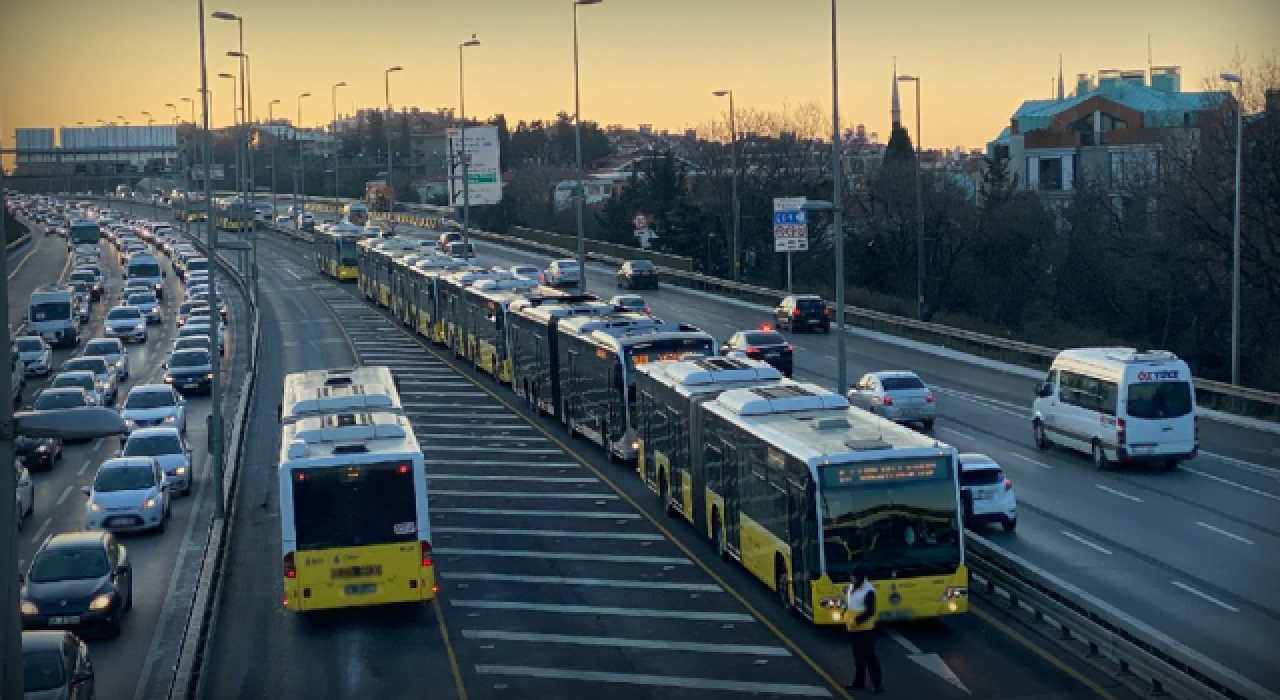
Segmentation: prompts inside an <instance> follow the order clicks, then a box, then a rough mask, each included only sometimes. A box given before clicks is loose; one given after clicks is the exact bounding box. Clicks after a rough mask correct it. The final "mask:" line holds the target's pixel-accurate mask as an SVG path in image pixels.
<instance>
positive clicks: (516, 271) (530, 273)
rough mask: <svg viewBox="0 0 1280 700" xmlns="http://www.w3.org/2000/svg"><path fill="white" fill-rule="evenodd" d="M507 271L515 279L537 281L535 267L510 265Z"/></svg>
mask: <svg viewBox="0 0 1280 700" xmlns="http://www.w3.org/2000/svg"><path fill="white" fill-rule="evenodd" d="M509 269H510V271H511V274H513V275H515V276H516V277H528V278H529V279H531V280H536V279H538V274H539V273H540V270H538V266H537V265H512V266H511V267H510V268H509Z"/></svg>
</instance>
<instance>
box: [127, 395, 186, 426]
mask: <svg viewBox="0 0 1280 700" xmlns="http://www.w3.org/2000/svg"><path fill="white" fill-rule="evenodd" d="M120 417H121V418H123V419H124V429H125V430H126V431H128V432H132V431H133V429H134V428H150V427H153V426H175V427H177V428H178V432H179V433H183V434H186V432H187V400H186V399H184V398H182V395H181V394H179V393H178V392H176V391H174V390H173V387H171V386H169V385H168V384H139V385H138V386H135V387H134V388H132V389H130V390H129V395H128V396H126V397H125V399H124V403H122V404H120Z"/></svg>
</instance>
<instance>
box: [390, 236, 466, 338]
mask: <svg viewBox="0 0 1280 700" xmlns="http://www.w3.org/2000/svg"><path fill="white" fill-rule="evenodd" d="M408 260H409V258H408V257H405V258H402V259H401V261H402V264H398V265H395V266H393V267H392V268H391V286H392V288H393V289H394V290H395V291H394V292H393V294H392V299H391V301H392V304H391V308H392V309H393V312H394V313H395V315H396V318H398V319H400V321H401V322H402V323H404V324H405V325H406V326H409V327H410V328H412V329H414V330H415V331H416V332H417V333H418V334H420V335H422V336H423V337H424V338H428V339H430V340H432V341H436V342H440V341H437V333H436V332H435V328H437V327H438V328H439V329H440V332H441V335H440V337H441V338H443V335H442V334H443V331H444V326H443V324H441V323H440V313H439V307H438V304H437V301H438V300H439V295H438V294H437V293H436V290H437V282H438V281H439V279H440V277H441V275H447V274H450V273H453V272H456V271H458V270H461V269H463V268H465V267H466V263H464V262H462V261H460V260H455V259H453V258H451V257H449V256H447V255H439V254H436V255H428V256H425V257H422V258H418V259H416V260H414V261H413V262H412V263H409V262H408Z"/></svg>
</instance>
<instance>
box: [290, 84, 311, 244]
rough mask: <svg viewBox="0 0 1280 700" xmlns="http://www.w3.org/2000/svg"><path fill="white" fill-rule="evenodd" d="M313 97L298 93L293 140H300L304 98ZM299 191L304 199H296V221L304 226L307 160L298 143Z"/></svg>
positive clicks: (296, 223) (308, 94) (307, 93)
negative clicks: (296, 121)
mask: <svg viewBox="0 0 1280 700" xmlns="http://www.w3.org/2000/svg"><path fill="white" fill-rule="evenodd" d="M304 97H311V93H309V92H300V93H298V123H297V124H295V125H294V127H293V138H294V140H295V141H297V140H298V134H299V133H301V132H299V129H301V128H302V98H304ZM298 181H299V183H300V184H299V185H298V191H297V192H294V194H295V195H301V197H302V199H301V200H298V199H297V198H295V199H294V204H299V208H298V211H297V216H298V218H297V219H295V223H294V225H295V226H298V227H301V226H302V215H303V214H305V213H306V212H307V159H306V158H303V157H302V143H298Z"/></svg>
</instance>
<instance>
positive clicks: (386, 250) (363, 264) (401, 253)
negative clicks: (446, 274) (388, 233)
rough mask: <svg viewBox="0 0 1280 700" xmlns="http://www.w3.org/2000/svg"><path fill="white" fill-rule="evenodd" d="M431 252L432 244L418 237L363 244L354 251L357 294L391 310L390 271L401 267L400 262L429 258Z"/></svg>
mask: <svg viewBox="0 0 1280 700" xmlns="http://www.w3.org/2000/svg"><path fill="white" fill-rule="evenodd" d="M434 250H435V247H434V244H433V243H432V242H431V241H429V240H427V239H426V238H421V237H413V236H393V237H391V238H369V239H366V240H364V241H362V242H361V243H360V244H359V245H358V246H357V247H356V266H357V272H358V273H359V280H360V291H361V292H363V293H364V296H365V298H366V299H369V300H370V301H373V302H375V303H377V304H378V305H379V306H385V307H387V308H391V303H392V294H391V274H392V271H393V270H394V269H396V267H397V266H400V265H401V259H402V258H405V257H406V256H425V255H430V254H431V253H432V252H434ZM415 259H416V258H415Z"/></svg>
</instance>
